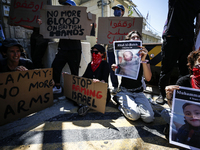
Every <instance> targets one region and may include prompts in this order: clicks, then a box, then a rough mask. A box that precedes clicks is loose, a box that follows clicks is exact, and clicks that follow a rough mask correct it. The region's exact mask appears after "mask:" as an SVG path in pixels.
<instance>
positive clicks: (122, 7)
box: [112, 4, 125, 11]
mask: <svg viewBox="0 0 200 150" xmlns="http://www.w3.org/2000/svg"><path fill="white" fill-rule="evenodd" d="M115 8H120V9H122V10H123V11H125V8H124V6H123V5H121V4H117V5H116V6H113V7H112V9H115Z"/></svg>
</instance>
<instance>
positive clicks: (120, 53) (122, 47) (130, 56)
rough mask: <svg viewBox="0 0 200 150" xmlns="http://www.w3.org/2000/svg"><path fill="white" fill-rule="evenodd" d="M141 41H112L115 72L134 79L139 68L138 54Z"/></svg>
mask: <svg viewBox="0 0 200 150" xmlns="http://www.w3.org/2000/svg"><path fill="white" fill-rule="evenodd" d="M139 46H142V41H128V40H127V41H114V43H113V47H114V52H115V62H116V65H117V66H118V68H117V69H116V70H115V74H116V75H119V76H123V77H126V78H131V79H134V80H136V79H137V77H138V73H139V70H140V62H141V58H140V56H139V54H138V52H139V51H140V47H139Z"/></svg>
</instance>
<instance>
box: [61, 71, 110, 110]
mask: <svg viewBox="0 0 200 150" xmlns="http://www.w3.org/2000/svg"><path fill="white" fill-rule="evenodd" d="M107 88H108V84H107V83H102V82H96V83H94V82H93V80H92V79H88V78H83V77H78V76H75V75H69V74H64V95H65V96H66V97H67V98H69V99H72V100H73V101H75V102H77V103H80V104H84V105H87V106H89V107H90V108H92V109H94V110H97V111H99V112H101V113H104V112H105V106H106V98H107Z"/></svg>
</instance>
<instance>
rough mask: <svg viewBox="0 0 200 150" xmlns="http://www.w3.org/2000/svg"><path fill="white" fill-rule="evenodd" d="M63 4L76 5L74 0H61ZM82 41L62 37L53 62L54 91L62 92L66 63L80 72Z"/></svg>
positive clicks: (74, 72) (73, 70)
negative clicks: (63, 71) (61, 81)
mask: <svg viewBox="0 0 200 150" xmlns="http://www.w3.org/2000/svg"><path fill="white" fill-rule="evenodd" d="M59 3H60V4H61V5H70V6H76V3H75V2H74V1H73V0H66V1H63V0H59ZM81 49H82V48H81V41H80V40H71V39H60V40H59V43H58V53H57V54H56V56H55V59H54V60H53V63H52V68H53V79H54V81H55V86H54V87H53V93H61V92H62V88H61V85H60V78H61V72H62V69H63V67H64V66H65V64H66V63H68V65H69V68H70V71H71V74H73V75H77V76H78V74H79V65H80V61H81Z"/></svg>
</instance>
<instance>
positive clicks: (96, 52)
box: [90, 50, 99, 54]
mask: <svg viewBox="0 0 200 150" xmlns="http://www.w3.org/2000/svg"><path fill="white" fill-rule="evenodd" d="M90 52H91V53H92V54H93V53H95V54H98V53H99V51H93V50H91V51H90Z"/></svg>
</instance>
